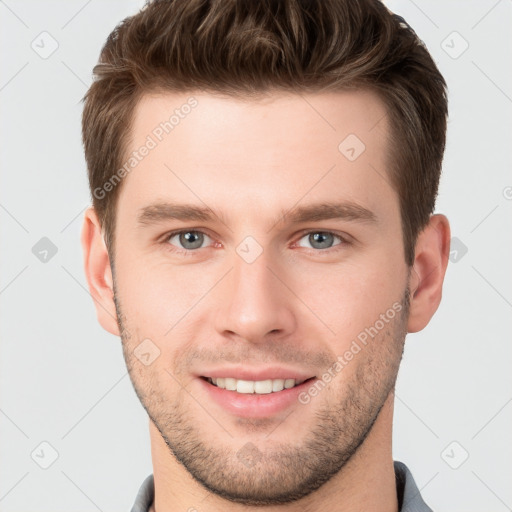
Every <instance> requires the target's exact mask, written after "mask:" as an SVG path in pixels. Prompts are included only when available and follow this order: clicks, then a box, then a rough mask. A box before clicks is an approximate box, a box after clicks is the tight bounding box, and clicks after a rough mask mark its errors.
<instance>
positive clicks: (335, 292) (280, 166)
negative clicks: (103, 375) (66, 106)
mask: <svg viewBox="0 0 512 512" xmlns="http://www.w3.org/2000/svg"><path fill="white" fill-rule="evenodd" d="M94 71H95V75H96V80H95V82H94V83H93V84H92V86H91V88H90V89H89V91H88V93H87V95H86V99H85V107H84V116H83V139H84V147H85V155H86V160H87V164H88V172H89V179H90V187H91V193H92V200H93V207H92V208H90V209H88V210H87V212H86V215H85V219H84V225H83V231H82V244H83V250H84V261H85V272H86V275H87V280H88V284H89V288H90V292H91V295H92V297H93V298H94V301H95V305H96V310H97V315H98V320H99V322H100V323H101V325H102V326H103V327H104V328H105V329H106V330H107V331H109V332H111V333H112V334H114V335H118V336H121V339H122V346H123V353H124V357H125V360H126V364H127V367H128V370H129V374H130V378H131V380H132V383H133V385H134V388H135V391H136V393H137V395H138V397H139V399H140V401H141V403H142V405H143V407H144V408H145V410H146V412H147V413H148V416H149V420H150V421H149V428H150V438H151V449H152V460H153V474H152V475H150V476H149V477H148V478H147V479H146V480H145V481H144V483H143V485H142V487H141V489H140V491H139V494H138V496H137V499H136V503H135V505H134V507H133V509H132V511H133V512H142V511H144V512H146V511H153V512H155V511H156V512H175V511H184V510H188V511H194V510H197V511H202V512H203V511H204V512H210V511H242V510H243V511H249V510H256V509H258V510H265V511H273V510H287V511H296V510H297V511H298V510H300V511H306V510H307V511H317V510H333V511H338V512H341V511H349V510H350V511H356V510H371V511H382V512H392V511H398V510H400V511H402V512H405V511H413V510H414V511H428V510H430V508H429V507H428V506H427V505H426V504H425V503H424V501H423V500H422V498H421V495H420V493H419V491H418V489H417V487H416V484H415V482H414V479H413V477H412V475H411V473H410V472H409V470H408V469H407V467H406V466H405V465H404V464H403V463H400V462H398V461H396V462H395V461H393V458H392V450H391V439H392V419H393V396H394V395H393V393H394V386H395V381H396V377H397V372H398V368H399V364H400V360H401V357H402V352H403V347H404V341H405V336H406V334H407V333H408V332H417V331H419V330H421V329H423V328H424V327H425V326H426V325H427V324H428V322H429V321H430V319H431V317H432V315H433V314H434V313H435V311H436V310H437V308H438V306H439V303H440V300H441V293H442V284H443V279H444V275H445V270H446V266H447V261H448V251H449V239H450V229H449V223H448V220H447V219H446V217H445V216H443V215H440V214H435V215H434V214H433V211H434V205H435V198H436V194H437V188H438V183H439V176H440V171H441V162H442V157H443V152H444V145H445V132H446V116H447V100H446V90H445V89H446V85H445V82H444V80H443V78H442V76H441V75H440V73H439V71H438V69H437V68H436V66H435V64H434V62H433V60H432V58H431V57H430V55H429V54H428V52H427V50H426V49H425V47H424V46H423V45H422V44H421V42H420V41H419V40H418V38H417V36H416V35H415V33H414V32H413V31H412V29H411V28H410V27H409V26H408V25H407V24H406V23H405V22H404V21H403V19H401V18H399V17H397V16H395V15H393V14H392V13H390V12H389V11H388V10H387V9H386V8H385V7H384V6H383V4H381V3H380V2H378V1H372V0H367V1H360V2H352V1H349V0H329V1H326V0H317V1H316V2H314V1H311V2H310V1H308V2H301V1H299V0H281V1H278V2H270V1H258V2H250V1H246V0H238V1H236V0H233V1H226V0H224V1H211V2H208V1H203V2H201V1H197V2H196V1H190V0H174V1H173V0H165V1H158V2H151V3H149V4H148V5H146V6H145V8H144V9H143V10H142V11H141V12H140V13H138V14H137V15H135V16H133V17H131V18H128V19H126V20H124V22H123V23H122V24H120V25H119V26H118V27H117V28H116V29H115V30H114V32H113V33H112V34H111V35H110V36H109V38H108V40H107V42H106V44H105V46H104V48H103V50H102V53H101V57H100V62H99V64H98V65H97V66H96V67H95V70H94Z"/></svg>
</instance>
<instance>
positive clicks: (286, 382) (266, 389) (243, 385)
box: [208, 377, 304, 395]
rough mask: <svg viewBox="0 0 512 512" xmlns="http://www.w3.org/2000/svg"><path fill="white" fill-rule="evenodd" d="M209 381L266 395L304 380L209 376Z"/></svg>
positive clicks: (216, 384)
mask: <svg viewBox="0 0 512 512" xmlns="http://www.w3.org/2000/svg"><path fill="white" fill-rule="evenodd" d="M208 382H210V383H211V384H214V385H215V386H217V387H219V388H222V389H227V390H229V391H236V392H237V393H246V394H250V393H256V394H258V395H266V394H268V393H276V392H278V391H282V390H283V389H290V388H293V387H294V386H298V385H299V384H302V383H303V382H304V381H303V380H295V379H267V380H257V381H254V380H241V379H240V380H237V379H233V378H231V377H217V378H213V377H208Z"/></svg>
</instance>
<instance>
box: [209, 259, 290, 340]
mask: <svg viewBox="0 0 512 512" xmlns="http://www.w3.org/2000/svg"><path fill="white" fill-rule="evenodd" d="M269 267H270V268H269ZM286 281H287V279H286V276H285V275H284V272H283V271H282V270H280V269H279V267H278V266H277V265H276V264H275V262H272V261H270V258H269V257H268V256H267V254H266V252H265V251H264V252H263V253H262V254H261V255H260V256H259V257H258V258H257V259H256V261H253V262H252V263H247V262H246V261H244V259H243V258H241V257H239V255H238V254H234V257H233V269H232V270H231V272H230V273H229V274H228V276H226V279H224V280H223V283H222V287H221V290H220V297H219V296H218V297H217V299H218V300H219V303H218V304H219V306H220V307H219V309H218V310H217V314H216V317H215V323H216V329H217V331H218V332H219V333H220V334H221V335H222V336H224V337H226V336H228V337H238V338H240V339H243V340H245V341H248V342H251V343H258V342H265V341H268V339H269V338H270V337H285V336H286V335H289V334H290V333H292V332H293V331H294V329H295V327H296V316H295V314H294V309H293V308H294V296H293V294H292V293H291V292H290V290H289V289H288V288H287V287H286V285H285V284H283V282H284V283H286Z"/></svg>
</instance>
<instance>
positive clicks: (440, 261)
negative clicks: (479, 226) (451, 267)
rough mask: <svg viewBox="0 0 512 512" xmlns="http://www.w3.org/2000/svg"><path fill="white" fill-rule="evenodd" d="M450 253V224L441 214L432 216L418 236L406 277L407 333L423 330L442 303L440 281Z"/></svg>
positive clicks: (442, 279) (441, 284)
mask: <svg viewBox="0 0 512 512" xmlns="http://www.w3.org/2000/svg"><path fill="white" fill-rule="evenodd" d="M449 253H450V224H449V222H448V219H447V218H446V217H445V216H444V215H442V214H436V215H432V216H431V217H430V221H429V223H428V224H427V226H426V227H425V229H423V231H422V232H421V233H420V234H419V235H418V240H417V242H416V248H415V257H414V264H413V268H412V270H411V275H410V278H409V290H410V309H409V321H408V325H407V330H408V332H418V331H421V330H422V329H424V328H425V327H426V326H427V324H428V323H429V322H430V319H431V318H432V316H433V315H434V313H435V312H436V310H437V308H438V307H439V303H440V302H441V297H442V289H443V281H444V276H445V273H446V267H447V265H448V256H449Z"/></svg>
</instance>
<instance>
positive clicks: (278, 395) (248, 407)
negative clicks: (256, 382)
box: [198, 378, 318, 418]
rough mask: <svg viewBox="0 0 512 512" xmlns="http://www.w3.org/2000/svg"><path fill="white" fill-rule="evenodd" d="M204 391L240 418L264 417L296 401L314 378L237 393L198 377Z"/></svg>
mask: <svg viewBox="0 0 512 512" xmlns="http://www.w3.org/2000/svg"><path fill="white" fill-rule="evenodd" d="M198 380H199V381H200V383H201V385H202V386H203V387H204V388H205V391H206V393H208V395H209V396H210V397H211V399H212V400H214V401H215V402H216V403H217V404H219V405H220V406H221V407H222V408H223V409H225V410H226V411H228V412H230V413H231V414H234V415H235V416H239V417H241V418H266V417H268V416H272V415H273V414H276V413H279V412H281V411H284V410H285V409H287V408H289V407H290V406H292V405H293V404H296V403H298V401H299V399H298V397H299V395H300V393H302V392H303V391H305V390H306V389H307V388H309V387H310V386H311V385H312V384H314V383H315V381H316V380H318V379H316V378H312V379H309V380H306V381H304V382H303V383H302V384H299V385H298V386H295V387H293V388H289V389H283V390H282V391H277V392H273V393H266V394H262V395H260V394H256V393H237V392H236V391H229V390H227V389H222V388H219V387H217V386H214V385H213V384H210V383H209V382H208V381H207V380H205V379H204V378H199V379H198Z"/></svg>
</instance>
